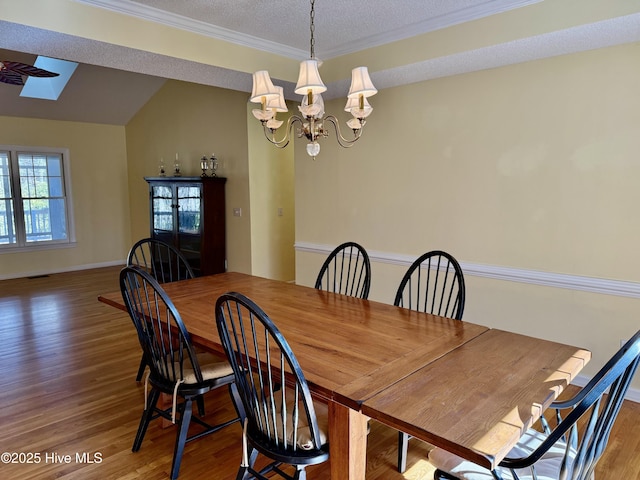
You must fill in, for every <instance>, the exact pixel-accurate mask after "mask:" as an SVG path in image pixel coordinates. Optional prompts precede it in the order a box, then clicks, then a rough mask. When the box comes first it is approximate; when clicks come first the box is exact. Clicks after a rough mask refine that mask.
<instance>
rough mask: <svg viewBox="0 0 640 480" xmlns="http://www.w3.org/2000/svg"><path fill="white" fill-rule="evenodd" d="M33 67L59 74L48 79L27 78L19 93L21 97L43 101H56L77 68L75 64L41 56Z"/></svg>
mask: <svg viewBox="0 0 640 480" xmlns="http://www.w3.org/2000/svg"><path fill="white" fill-rule="evenodd" d="M33 65H34V66H36V67H38V68H42V69H44V70H49V71H50V72H55V73H59V74H60V75H58V76H57V77H50V78H40V77H28V78H27V80H26V81H25V82H24V86H23V87H22V91H21V92H20V96H21V97H30V98H42V99H44V100H57V99H58V97H59V96H60V94H61V93H62V90H64V87H65V86H66V85H67V82H68V81H69V79H70V78H71V75H73V72H74V71H75V69H76V67H77V66H78V64H77V63H75V62H68V61H66V60H59V59H57V58H48V57H41V56H38V58H37V59H36V61H35V63H34V64H33Z"/></svg>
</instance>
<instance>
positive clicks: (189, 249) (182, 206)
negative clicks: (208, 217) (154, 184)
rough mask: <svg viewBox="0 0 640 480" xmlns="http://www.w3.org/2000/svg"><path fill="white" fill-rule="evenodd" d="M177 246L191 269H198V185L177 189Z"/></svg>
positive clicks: (199, 215)
mask: <svg viewBox="0 0 640 480" xmlns="http://www.w3.org/2000/svg"><path fill="white" fill-rule="evenodd" d="M176 193H177V196H176V200H177V203H178V228H177V233H178V245H179V246H180V250H181V251H182V253H183V254H184V255H185V257H187V260H188V261H189V263H190V264H191V266H192V268H194V269H199V268H200V265H199V263H200V243H201V233H202V210H201V208H202V203H201V195H202V189H201V188H200V186H199V185H197V186H195V185H191V186H189V185H185V186H178V187H177V192H176Z"/></svg>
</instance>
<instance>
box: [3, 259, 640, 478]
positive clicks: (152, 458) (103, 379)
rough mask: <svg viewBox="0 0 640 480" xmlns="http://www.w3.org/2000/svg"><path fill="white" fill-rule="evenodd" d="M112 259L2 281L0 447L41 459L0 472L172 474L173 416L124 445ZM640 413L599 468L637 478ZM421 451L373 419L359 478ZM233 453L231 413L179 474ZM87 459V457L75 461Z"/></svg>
mask: <svg viewBox="0 0 640 480" xmlns="http://www.w3.org/2000/svg"><path fill="white" fill-rule="evenodd" d="M119 270H120V268H119V267H108V268H100V269H92V270H85V271H81V272H69V273H61V274H55V275H51V276H47V277H40V278H33V279H27V278H24V279H14V280H3V281H0V339H1V341H0V368H1V372H2V375H1V376H0V453H2V452H16V453H23V454H30V453H31V454H36V453H37V454H39V455H40V462H39V463H33V461H35V460H34V459H33V458H32V463H28V464H27V463H9V464H7V463H0V479H9V480H14V479H21V480H31V479H33V480H48V479H64V480H87V479H90V480H91V479H100V480H103V479H114V480H115V479H119V480H122V479H124V480H138V479H145V480H156V479H157V480H166V479H167V478H169V471H170V468H171V460H172V456H173V443H174V440H175V429H174V428H166V429H163V428H160V426H159V425H158V424H152V425H151V427H150V428H149V430H148V432H147V435H146V437H145V439H144V442H143V444H142V448H141V449H140V451H139V452H137V453H132V452H131V445H132V443H133V438H134V436H135V433H136V430H137V427H138V422H139V419H140V414H141V412H142V409H143V402H144V387H143V385H142V384H138V383H136V382H135V375H136V372H137V368H138V362H139V360H140V347H139V345H138V342H137V338H136V334H135V330H134V329H133V326H132V324H131V320H130V319H129V317H128V316H127V315H126V314H124V313H122V312H119V311H117V310H115V309H114V308H112V307H108V306H106V305H103V304H100V303H99V302H98V301H97V296H98V294H100V293H105V292H110V291H116V290H118V272H119ZM206 405H207V418H209V419H211V420H212V421H215V420H216V419H225V418H231V417H232V416H233V413H234V412H233V406H232V405H231V402H230V400H229V397H228V393H227V391H226V390H225V389H220V390H219V391H218V392H212V393H211V394H209V395H208V398H207V400H206ZM639 421H640V404H636V403H631V402H626V403H625V405H624V407H623V409H622V412H621V414H620V418H619V421H618V423H617V424H616V426H615V428H614V431H613V435H612V438H611V441H610V444H609V447H608V449H607V452H606V453H605V455H604V457H603V459H602V461H601V463H600V464H599V466H598V469H597V470H596V477H597V478H598V479H599V480H603V479H604V480H607V479H638V478H640V456H639V455H638V453H637V452H638V451H640V436H638V435H637V434H635V433H634V432H635V431H636V425H637V424H638V422H639ZM427 453H428V446H427V445H426V444H424V443H421V442H418V441H416V440H412V441H411V443H410V447H409V458H408V465H409V468H408V469H407V472H405V474H404V475H403V474H400V473H398V472H397V471H396V458H397V432H395V431H394V430H392V429H389V428H387V427H385V426H384V425H381V424H379V423H377V422H371V432H370V434H369V436H368V447H367V480H400V479H404V480H431V479H432V478H433V468H432V467H431V465H429V463H428V462H427V461H426V456H427ZM76 454H78V455H79V458H78V459H76ZM54 455H57V456H55V457H54ZM66 455H69V456H70V461H69V463H66V457H65V456H66ZM83 455H85V457H84V458H83V457H82V456H83ZM240 456H241V439H240V427H239V425H237V424H234V425H231V426H230V427H228V428H226V429H224V430H222V431H221V432H218V433H217V434H214V435H212V436H208V437H205V438H204V439H201V440H198V441H195V442H192V443H190V444H188V445H187V447H186V449H185V453H184V457H183V462H182V467H181V469H180V479H181V480H191V479H202V478H207V479H212V480H225V479H233V478H235V474H236V471H237V468H238V465H239V462H240ZM88 459H92V460H94V462H95V463H87V462H83V461H77V460H88ZM98 460H99V462H98ZM308 471H309V478H310V479H313V480H329V471H330V466H329V464H323V465H318V466H314V467H311V468H309V470H308Z"/></svg>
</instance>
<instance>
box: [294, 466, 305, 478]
mask: <svg viewBox="0 0 640 480" xmlns="http://www.w3.org/2000/svg"><path fill="white" fill-rule="evenodd" d="M293 478H294V479H296V480H307V471H306V470H305V468H304V465H298V466H296V475H295V477H293Z"/></svg>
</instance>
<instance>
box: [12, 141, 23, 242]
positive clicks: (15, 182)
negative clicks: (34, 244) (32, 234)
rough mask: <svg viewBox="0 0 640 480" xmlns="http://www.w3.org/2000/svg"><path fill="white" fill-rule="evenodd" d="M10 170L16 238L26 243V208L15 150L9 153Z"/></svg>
mask: <svg viewBox="0 0 640 480" xmlns="http://www.w3.org/2000/svg"><path fill="white" fill-rule="evenodd" d="M9 172H10V173H11V191H12V200H13V214H14V224H15V230H16V240H17V244H18V245H24V244H25V243H26V241H27V233H26V230H25V226H24V208H23V206H22V192H21V187H20V167H19V165H18V154H17V153H16V152H15V151H12V152H10V153H9Z"/></svg>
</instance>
